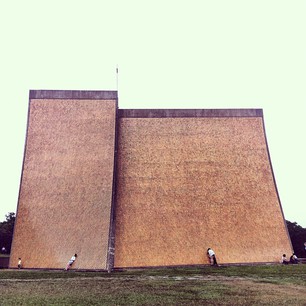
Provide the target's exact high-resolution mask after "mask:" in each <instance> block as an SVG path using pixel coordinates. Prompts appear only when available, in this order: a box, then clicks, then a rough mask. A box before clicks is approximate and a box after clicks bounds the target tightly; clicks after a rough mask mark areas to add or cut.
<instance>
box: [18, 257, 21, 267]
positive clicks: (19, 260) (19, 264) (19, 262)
mask: <svg viewBox="0 0 306 306" xmlns="http://www.w3.org/2000/svg"><path fill="white" fill-rule="evenodd" d="M18 269H21V258H20V257H19V258H18Z"/></svg>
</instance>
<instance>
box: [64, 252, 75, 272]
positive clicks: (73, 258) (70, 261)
mask: <svg viewBox="0 0 306 306" xmlns="http://www.w3.org/2000/svg"><path fill="white" fill-rule="evenodd" d="M77 256H78V255H77V254H74V255H73V256H72V257H71V258H70V260H69V261H68V264H67V267H66V268H65V270H66V271H68V270H69V268H70V267H71V266H72V265H73V263H74V262H75V260H76V258H77Z"/></svg>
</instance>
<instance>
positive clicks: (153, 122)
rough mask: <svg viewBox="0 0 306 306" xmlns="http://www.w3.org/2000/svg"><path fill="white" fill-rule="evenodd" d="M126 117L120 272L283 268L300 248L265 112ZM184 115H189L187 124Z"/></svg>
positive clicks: (120, 160) (120, 178) (118, 207)
mask: <svg viewBox="0 0 306 306" xmlns="http://www.w3.org/2000/svg"><path fill="white" fill-rule="evenodd" d="M202 111H203V110H198V111H189V112H188V110H187V111H179V110H178V111H174V110H172V111H164V112H163V111H161V110H160V111H152V110H151V111H147V112H146V111H143V110H139V111H133V110H132V111H126V112H124V110H123V111H122V115H121V118H120V122H119V123H120V124H119V139H118V141H119V144H118V152H119V156H118V172H117V203H116V243H115V250H116V253H115V267H140V266H171V265H191V264H207V263H208V261H207V258H206V250H207V248H208V247H211V248H213V249H214V250H215V252H216V254H217V258H218V260H219V262H220V263H252V262H257V263H258V262H277V261H279V259H280V257H281V255H282V254H283V253H287V254H289V253H290V252H291V251H292V247H291V243H290V240H289V237H288V233H287V229H286V226H285V223H284V218H283V214H282V209H281V205H280V202H279V198H278V194H277V190H276V185H275V182H274V178H273V173H272V168H271V163H270V159H269V154H268V148H267V144H266V138H265V132H264V125H263V118H262V113H261V112H260V111H258V110H257V111H253V112H252V111H250V112H245V111H242V112H239V111H234V110H233V111H231V110H227V111H226V110H223V111H221V110H220V111H215V112H209V110H208V111H207V112H202ZM180 116H182V117H180Z"/></svg>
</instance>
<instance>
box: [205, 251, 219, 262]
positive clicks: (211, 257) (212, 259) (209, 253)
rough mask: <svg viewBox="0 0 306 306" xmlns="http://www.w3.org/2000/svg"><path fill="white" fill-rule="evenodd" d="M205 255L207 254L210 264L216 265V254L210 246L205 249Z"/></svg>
mask: <svg viewBox="0 0 306 306" xmlns="http://www.w3.org/2000/svg"><path fill="white" fill-rule="evenodd" d="M207 256H208V258H209V261H210V264H211V265H212V266H217V265H218V263H217V258H216V254H215V252H214V251H213V250H212V249H211V248H208V249H207Z"/></svg>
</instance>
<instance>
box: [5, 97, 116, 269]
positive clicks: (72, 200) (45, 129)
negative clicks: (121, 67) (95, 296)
mask: <svg viewBox="0 0 306 306" xmlns="http://www.w3.org/2000/svg"><path fill="white" fill-rule="evenodd" d="M116 111H117V96H116V93H112V92H77V91H31V93H30V103H29V118H28V130H27V140H26V148H25V157H24V167H23V173H22V181H21V187H20V195H19V203H18V211H17V220H16V226H15V232H14V240H13V246H12V253H11V260H10V267H16V265H17V261H18V257H21V258H22V263H23V267H24V268H63V267H65V266H66V263H67V261H68V260H69V258H70V257H71V256H72V255H73V254H74V253H77V254H78V258H77V260H76V262H75V264H74V268H82V269H107V268H108V267H107V257H108V255H109V254H108V247H109V231H110V220H111V216H110V215H111V204H112V198H113V168H114V146H115V125H116Z"/></svg>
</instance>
